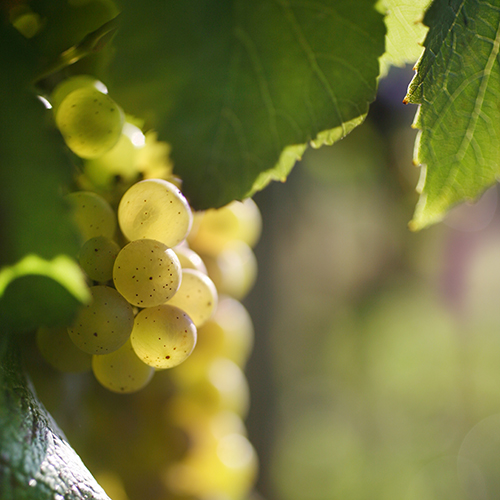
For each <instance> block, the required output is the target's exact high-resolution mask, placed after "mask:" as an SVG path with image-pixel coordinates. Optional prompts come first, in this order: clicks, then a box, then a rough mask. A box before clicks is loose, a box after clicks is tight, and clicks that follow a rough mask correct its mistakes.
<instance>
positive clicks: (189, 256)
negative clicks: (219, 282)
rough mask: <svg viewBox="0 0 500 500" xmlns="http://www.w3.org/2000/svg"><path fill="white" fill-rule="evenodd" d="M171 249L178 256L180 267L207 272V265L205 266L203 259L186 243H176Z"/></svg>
mask: <svg viewBox="0 0 500 500" xmlns="http://www.w3.org/2000/svg"><path fill="white" fill-rule="evenodd" d="M173 250H174V252H175V254H176V255H177V257H179V262H180V263H181V267H182V269H197V270H198V271H201V272H202V273H204V274H207V266H205V263H204V262H203V259H202V258H201V257H200V256H199V255H198V254H197V253H196V252H195V251H194V250H191V248H189V247H188V246H186V245H177V246H176V247H175V248H173Z"/></svg>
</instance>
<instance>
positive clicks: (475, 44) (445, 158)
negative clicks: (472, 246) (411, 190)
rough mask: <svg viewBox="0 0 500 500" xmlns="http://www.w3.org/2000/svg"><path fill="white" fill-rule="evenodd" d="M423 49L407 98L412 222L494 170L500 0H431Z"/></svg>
mask: <svg viewBox="0 0 500 500" xmlns="http://www.w3.org/2000/svg"><path fill="white" fill-rule="evenodd" d="M424 22H425V24H427V25H428V26H429V32H428V35H427V37H426V40H425V52H424V54H423V56H422V58H421V60H420V61H419V62H418V65H417V67H416V70H417V73H416V75H415V77H414V78H413V80H412V82H411V83H410V87H409V90H408V94H407V96H406V98H405V99H406V102H410V103H414V104H419V105H420V107H419V109H418V111H417V115H416V117H415V122H414V126H415V127H417V128H419V129H420V133H419V136H418V138H417V144H416V155H415V162H416V163H417V164H419V165H421V168H422V171H421V177H420V182H419V186H418V190H419V191H420V193H421V194H420V198H419V201H418V204H417V207H416V210H415V214H414V217H413V220H412V221H411V222H410V228H411V229H413V230H418V229H421V228H424V227H426V226H428V225H430V224H433V223H435V222H438V221H440V220H441V219H442V218H443V217H444V215H445V214H446V211H447V210H448V209H449V208H450V207H451V206H452V205H454V204H456V203H458V202H461V201H464V200H473V199H475V198H477V197H478V196H479V195H480V194H481V193H482V192H483V191H484V190H485V189H486V188H488V187H489V186H491V185H492V184H494V183H495V181H496V179H497V177H498V176H499V175H500V106H499V105H498V96H499V95H500V66H499V51H500V8H498V6H497V5H496V4H494V3H487V2H482V1H479V0H450V1H448V0H436V1H435V2H434V3H433V4H432V6H431V7H430V9H429V10H428V12H427V14H426V16H425V19H424Z"/></svg>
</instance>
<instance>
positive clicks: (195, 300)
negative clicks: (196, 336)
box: [168, 269, 218, 328]
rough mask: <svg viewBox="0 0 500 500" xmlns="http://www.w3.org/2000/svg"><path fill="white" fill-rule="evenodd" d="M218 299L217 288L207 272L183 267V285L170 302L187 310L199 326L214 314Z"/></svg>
mask: <svg viewBox="0 0 500 500" xmlns="http://www.w3.org/2000/svg"><path fill="white" fill-rule="evenodd" d="M217 300H218V297H217V289H216V288H215V285H214V282H213V281H212V280H211V279H210V278H209V277H208V276H207V275H206V274H204V273H202V272H201V271H198V270H196V269H183V270H182V281H181V286H180V287H179V290H177V292H176V294H175V295H174V296H173V297H172V298H171V299H170V300H169V301H168V303H169V304H170V305H172V306H177V307H179V308H180V309H182V310H183V311H185V312H186V313H187V314H188V316H189V317H190V318H191V319H192V320H193V323H194V324H195V325H196V328H198V327H200V326H201V325H203V323H205V321H207V319H209V318H210V317H211V316H212V314H213V312H214V311H215V308H216V307H217Z"/></svg>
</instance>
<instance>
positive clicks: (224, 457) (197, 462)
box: [165, 429, 258, 499]
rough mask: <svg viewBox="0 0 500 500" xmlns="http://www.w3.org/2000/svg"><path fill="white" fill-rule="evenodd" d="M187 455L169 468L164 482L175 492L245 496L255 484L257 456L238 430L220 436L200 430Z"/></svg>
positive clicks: (202, 495) (216, 496) (200, 495)
mask: <svg viewBox="0 0 500 500" xmlns="http://www.w3.org/2000/svg"><path fill="white" fill-rule="evenodd" d="M202 433H203V438H202V439H194V440H193V443H192V446H191V447H190V448H189V449H188V451H187V453H186V455H185V456H184V457H183V458H182V459H181V460H180V461H179V462H177V463H175V464H173V465H172V466H170V467H169V469H168V470H167V474H166V478H165V479H166V481H167V484H168V485H169V486H170V488H171V489H172V490H173V491H174V493H177V494H180V495H194V496H195V497H196V498H217V499H244V498H247V496H248V494H249V492H250V490H251V488H252V487H253V485H254V483H255V479H256V477H257V471H258V458H257V453H256V452H255V449H254V448H253V446H252V444H251V443H250V441H249V440H248V438H247V437H246V436H245V435H243V434H241V433H238V432H231V433H230V432H228V433H225V434H224V435H223V436H221V437H220V438H216V437H215V436H213V435H210V434H208V432H207V430H206V429H200V430H199V431H198V432H197V434H198V435H201V434H202Z"/></svg>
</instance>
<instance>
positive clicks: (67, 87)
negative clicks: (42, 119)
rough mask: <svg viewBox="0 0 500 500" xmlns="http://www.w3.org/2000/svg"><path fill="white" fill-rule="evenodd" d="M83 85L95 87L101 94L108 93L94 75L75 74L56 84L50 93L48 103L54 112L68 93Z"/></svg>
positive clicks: (83, 86)
mask: <svg viewBox="0 0 500 500" xmlns="http://www.w3.org/2000/svg"><path fill="white" fill-rule="evenodd" d="M85 87H91V88H95V89H97V90H98V91H99V92H102V93H103V94H107V93H108V89H107V88H106V85H104V83H102V82H101V81H99V80H97V79H96V78H95V77H93V76H90V75H76V76H72V77H70V78H66V79H65V80H63V81H62V82H61V83H59V84H58V85H56V87H55V88H54V90H53V91H52V94H51V95H50V99H49V101H50V104H51V105H52V109H53V111H54V113H57V110H58V109H59V106H60V105H61V103H62V102H63V100H64V99H65V97H66V96H67V95H68V94H71V92H73V91H74V90H78V89H81V88H85Z"/></svg>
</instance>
